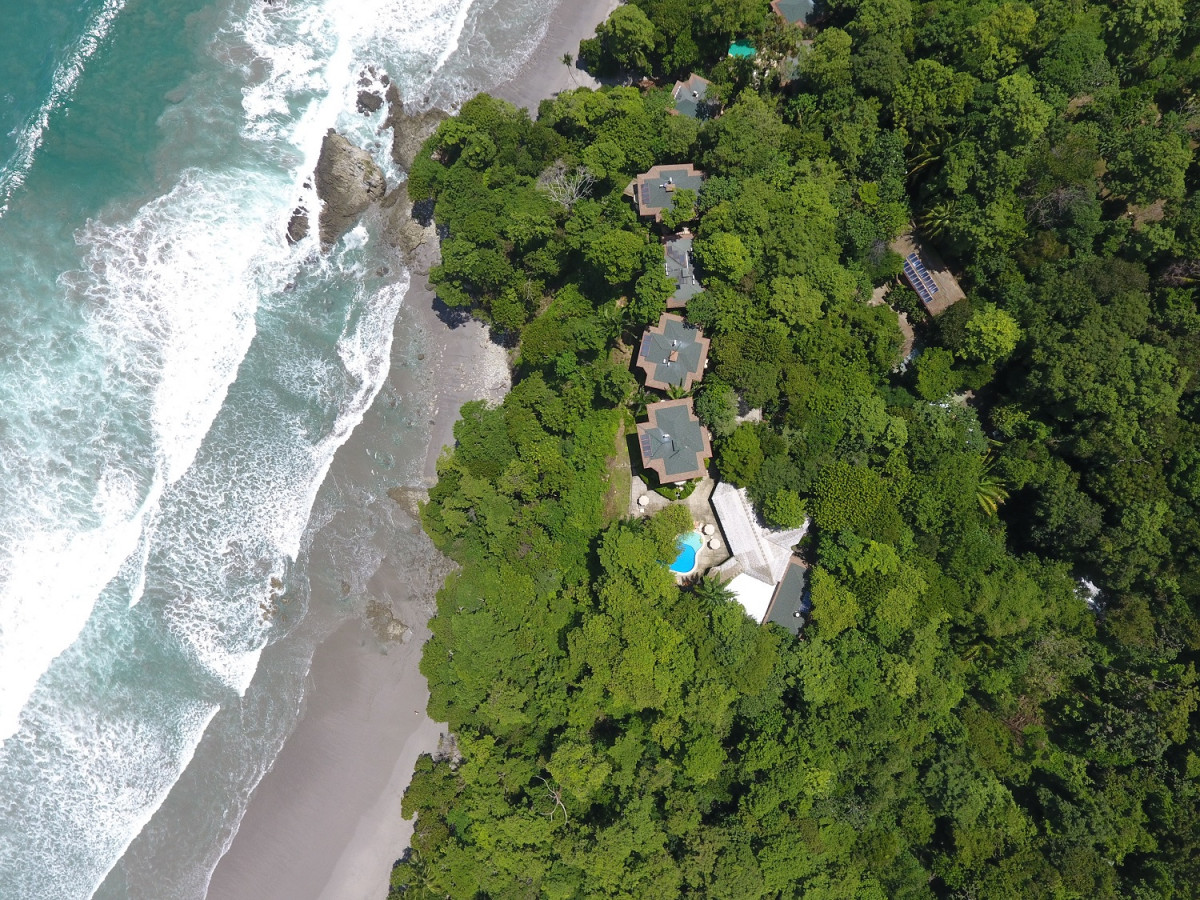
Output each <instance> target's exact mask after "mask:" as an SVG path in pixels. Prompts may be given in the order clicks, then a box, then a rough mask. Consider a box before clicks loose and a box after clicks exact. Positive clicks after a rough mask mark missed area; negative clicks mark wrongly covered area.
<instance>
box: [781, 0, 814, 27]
mask: <svg viewBox="0 0 1200 900" xmlns="http://www.w3.org/2000/svg"><path fill="white" fill-rule="evenodd" d="M771 9H772V10H773V11H774V12H775V15H777V16H779V18H781V19H783V21H785V22H787V23H788V24H789V25H803V24H805V23H806V22H807V21H808V17H809V15H811V14H812V9H813V0H771Z"/></svg>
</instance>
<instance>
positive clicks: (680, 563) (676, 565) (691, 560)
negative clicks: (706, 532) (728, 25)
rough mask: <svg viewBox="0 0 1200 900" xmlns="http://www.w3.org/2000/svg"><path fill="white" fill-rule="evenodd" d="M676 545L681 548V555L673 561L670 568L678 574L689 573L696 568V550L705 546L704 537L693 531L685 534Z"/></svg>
mask: <svg viewBox="0 0 1200 900" xmlns="http://www.w3.org/2000/svg"><path fill="white" fill-rule="evenodd" d="M675 546H676V547H678V548H679V555H678V556H677V557H675V562H673V563H671V565H670V569H671V571H672V572H674V573H675V574H676V575H687V574H688V573H690V572H691V571H692V569H694V568H696V551H698V550H699V549H700V548H701V547H703V546H704V538H702V537H700V535H699V534H698V533H697V532H695V531H692V532H689V533H688V534H685V535H683V537H681V538H680V539H679V541H678V542H677V543H676V544H675Z"/></svg>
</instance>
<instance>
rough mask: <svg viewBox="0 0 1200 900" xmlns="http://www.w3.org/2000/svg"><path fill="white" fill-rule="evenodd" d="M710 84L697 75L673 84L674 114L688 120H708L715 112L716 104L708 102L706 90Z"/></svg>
mask: <svg viewBox="0 0 1200 900" xmlns="http://www.w3.org/2000/svg"><path fill="white" fill-rule="evenodd" d="M711 84H712V82H711V81H709V80H708V79H706V78H701V77H700V76H699V75H695V74H693V75H690V76H688V79H687V81H677V82H675V90H674V91H672V94H671V95H672V96H673V97H674V98H675V112H677V113H678V114H679V115H681V116H687V117H688V118H690V119H709V118H712V117H713V116H714V115H715V114H716V111H717V104H716V103H712V102H710V101H709V100H708V89H709V86H710V85H711Z"/></svg>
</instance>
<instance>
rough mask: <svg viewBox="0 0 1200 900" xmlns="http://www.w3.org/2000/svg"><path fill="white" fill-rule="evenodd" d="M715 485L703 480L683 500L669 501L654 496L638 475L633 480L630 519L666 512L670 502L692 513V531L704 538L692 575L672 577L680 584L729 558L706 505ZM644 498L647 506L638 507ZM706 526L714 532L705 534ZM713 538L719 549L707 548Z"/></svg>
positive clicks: (715, 521)
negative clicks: (684, 507)
mask: <svg viewBox="0 0 1200 900" xmlns="http://www.w3.org/2000/svg"><path fill="white" fill-rule="evenodd" d="M716 486H717V483H716V482H715V481H714V480H713V479H711V478H705V479H704V480H703V481H701V482H700V483H699V484H698V485H696V489H695V490H694V491H692V495H691V496H690V497H688V498H687V499H686V500H679V501H672V500H668V499H667V498H666V497H664V496H662V495H661V494H656V493H654V491H652V490H650V489H649V488H647V487H646V485H645V483H644V482H643V481H642V479H640V478H638V477H637V476H634V478H633V484H632V485H631V487H630V491H629V515H630V517H631V518H635V519H637V518H641V517H643V516H652V515H654V514H655V513H656V512H658V511H659V510H662V509H666V508H667V507H668V506H670V505H671V504H672V503H675V502H677V503H681V504H683V505H684V506H686V507H687V508H688V510H689V511H690V512H691V514H692V521H693V522H694V523H695V529H696V531H699V532H700V535H701V537H703V538H704V546H703V547H701V548H700V550H699V551H698V552H697V553H696V568H695V569H693V570H692V573H691V575H676V576H675V577H676V578H677V579H679V580H680V581H682V580H683V579H684V578H689V577H691V576H692V575H697V574H703V573H705V572H707V571H708V570H709V569H710V568H712V567H713V566H719V565H720V564H721V563H723V562H725V560H727V559H729V548H728V547H726V546H725V538H724V537H723V536H722V534H721V525H720V523H719V522H718V521H717V515H716V513H715V512H713V508H712V504H711V503H709V498H710V497H712V492H713V489H714V488H715V487H716ZM643 495H645V496H646V497H647V498H648V500H647V503H646V505H645V506H638V502H637V501H638V498H639V497H641V496H643ZM705 525H712V526H713V528H714V529H715V530H714V532H713V534H711V535H706V534H704V526H705ZM713 538H716V539H717V540H718V541H720V542H721V545H720V547H718V548H717V549H716V550H713V549H710V548H709V546H708V542H709V541H710V540H712V539H713Z"/></svg>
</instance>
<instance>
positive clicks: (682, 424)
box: [637, 397, 712, 484]
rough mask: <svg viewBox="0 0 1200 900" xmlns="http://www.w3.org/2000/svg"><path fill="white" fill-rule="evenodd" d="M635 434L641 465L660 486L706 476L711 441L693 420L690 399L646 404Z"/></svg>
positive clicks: (705, 429)
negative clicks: (644, 413) (639, 448)
mask: <svg viewBox="0 0 1200 900" xmlns="http://www.w3.org/2000/svg"><path fill="white" fill-rule="evenodd" d="M637 433H638V445H639V446H640V447H641V451H642V465H643V466H645V467H646V468H647V469H651V470H653V471H654V472H655V473H656V474H657V475H658V480H659V482H661V483H662V484H678V483H679V482H682V481H690V480H691V479H693V478H703V477H704V476H705V475H707V474H708V469H707V467H706V465H705V464H706V463H707V462H708V460H709V459H711V458H712V439H711V438H710V437H709V435H708V429H707V428H705V427H704V426H703V425H701V424H700V420H699V419H698V418H696V413H695V410H694V409H693V408H692V398H691V397H685V398H684V399H682V400H667V401H665V402H663V403H652V404H650V405H649V406H648V407H646V421H645V422H641V423H639V424H638V427H637Z"/></svg>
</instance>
